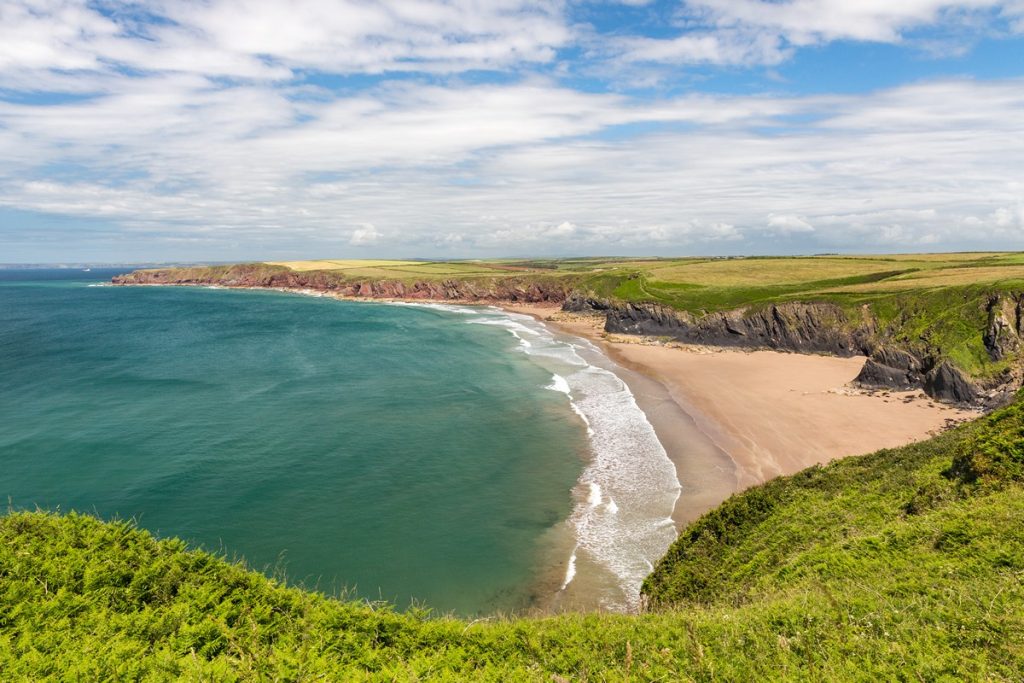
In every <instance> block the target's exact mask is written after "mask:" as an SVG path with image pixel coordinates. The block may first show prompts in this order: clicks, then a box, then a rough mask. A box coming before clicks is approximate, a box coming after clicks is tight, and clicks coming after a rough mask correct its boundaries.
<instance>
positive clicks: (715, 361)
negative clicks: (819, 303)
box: [501, 304, 978, 529]
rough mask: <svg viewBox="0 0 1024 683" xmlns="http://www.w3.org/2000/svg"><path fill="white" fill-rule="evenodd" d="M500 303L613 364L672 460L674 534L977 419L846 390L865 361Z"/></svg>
mask: <svg viewBox="0 0 1024 683" xmlns="http://www.w3.org/2000/svg"><path fill="white" fill-rule="evenodd" d="M501 308H502V309H503V310H506V311H509V312H516V313H526V314H528V315H532V316H533V317H535V318H537V319H538V320H541V321H542V322H544V323H545V324H548V325H551V326H552V327H554V328H555V329H558V330H561V331H563V332H565V333H567V334H570V335H576V336H580V337H584V338H586V339H588V340H590V341H591V342H593V343H594V344H596V345H598V346H599V348H601V350H602V351H603V352H604V353H605V354H606V355H607V356H608V357H609V358H611V359H612V360H613V361H614V362H615V363H616V364H617V365H618V366H619V367H620V368H622V372H621V374H620V377H621V378H622V379H623V381H625V382H626V383H627V384H628V385H629V386H630V388H631V390H632V391H633V393H634V395H635V397H636V400H637V403H638V405H639V406H640V407H641V409H642V410H643V411H644V413H645V414H647V416H648V419H649V420H650V422H651V424H652V426H653V427H654V428H655V431H656V432H657V433H658V437H659V439H661V441H662V444H663V446H664V447H665V450H666V452H667V453H668V455H669V457H670V459H671V460H672V461H673V463H674V464H675V466H676V471H677V473H678V477H679V481H680V484H681V485H682V487H683V492H682V494H681V495H680V497H679V500H678V501H677V504H676V510H675V512H674V513H673V520H674V521H675V523H676V526H677V527H678V528H679V529H681V528H683V527H684V526H685V525H686V524H687V523H689V522H691V521H693V520H694V519H696V518H697V517H699V516H700V515H701V514H703V513H704V512H706V511H707V510H709V509H712V508H714V507H716V506H717V505H718V504H720V503H721V502H722V501H724V500H725V499H726V498H728V497H729V496H730V495H732V494H733V493H737V492H739V491H742V490H744V489H746V488H749V487H751V486H755V485H757V484H760V483H763V482H765V481H768V480H769V479H773V478H775V477H778V476H783V475H789V474H795V473H796V472H799V471H800V470H803V469H806V468H807V467H811V466H814V465H822V464H826V463H828V462H831V461H832V460H836V459H839V458H844V457H848V456H853V455H863V454H867V453H871V452H874V451H877V450H880V449H882V448H895V447H898V446H902V445H906V444H908V443H912V442H914V441H919V440H922V439H926V438H928V437H929V436H931V435H933V434H935V433H937V432H939V431H942V430H943V429H945V428H948V427H949V426H951V425H953V424H956V423H958V422H961V421H965V420H969V419H973V418H975V417H977V415H978V413H977V412H974V411H968V410H963V409H960V408H956V407H954V406H949V405H946V404H941V403H938V402H935V401H933V400H932V399H929V398H928V397H926V396H924V394H922V393H921V392H919V391H917V392H895V391H893V392H889V391H865V390H860V389H855V388H852V387H850V386H849V383H850V382H851V381H852V380H853V379H854V378H855V377H856V376H857V374H858V372H859V371H860V368H861V366H862V365H863V363H864V362H865V360H866V359H865V358H857V357H855V358H837V357H833V356H819V355H805V354H795V353H785V352H777V351H747V350H738V349H720V348H704V347H694V346H686V345H682V344H676V343H672V344H664V343H661V342H659V341H657V340H651V339H636V338H624V337H621V336H617V335H608V334H606V333H605V332H604V330H603V325H602V324H601V319H600V316H593V315H586V314H567V313H563V312H562V311H561V310H560V309H559V308H557V307H553V306H542V305H536V304H530V305H521V304H507V305H503V306H501Z"/></svg>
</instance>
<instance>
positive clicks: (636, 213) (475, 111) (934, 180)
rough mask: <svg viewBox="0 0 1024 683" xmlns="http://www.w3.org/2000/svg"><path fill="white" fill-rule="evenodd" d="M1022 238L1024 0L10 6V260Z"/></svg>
mask: <svg viewBox="0 0 1024 683" xmlns="http://www.w3.org/2000/svg"><path fill="white" fill-rule="evenodd" d="M989 249H1024V0H1005V1H1002V2H998V1H994V0H965V1H962V2H946V1H943V0H671V1H670V0H662V1H653V0H649V1H645V0H595V1H594V2H582V1H579V2H577V1H574V0H390V1H379V0H378V1H375V0H332V1H326V0H159V1H155V2H145V1H144V2H130V3H129V2H114V1H107V0H100V1H95V2H91V1H80V0H0V263H19V262H21V263H28V262H33V263H53V262H70V261H74V262H90V261H91V262H121V263H128V262H140V261H175V260H178V261H186V260H187V261H204V260H205V261H241V260H284V259H306V258H309V259H314V258H382V257H383V258H487V257H518V256H524V257H525V256H578V255H654V256H669V255H673V256H675V255H678V256H685V255H736V254H811V253H832V252H841V253H880V252H919V251H949V250H989Z"/></svg>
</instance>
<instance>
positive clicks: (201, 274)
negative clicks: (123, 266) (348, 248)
mask: <svg viewBox="0 0 1024 683" xmlns="http://www.w3.org/2000/svg"><path fill="white" fill-rule="evenodd" d="M113 283H114V284H117V285H217V286H221V287H240V288H253V287H267V288H279V289H295V290H314V291H322V292H331V293H335V294H339V295H341V296H346V297H353V298H367V299H413V300H426V301H453V302H456V301H461V302H487V301H494V302H499V301H509V302H516V301H519V302H527V303H541V302H551V303H562V302H563V301H565V299H566V296H567V295H568V294H569V290H570V289H571V285H569V284H568V283H560V282H558V281H556V280H550V281H546V280H538V279H536V278H522V277H503V278H485V279H479V280H475V279H474V280H454V279H450V280H436V281H433V280H430V281H422V282H402V281H398V280H362V281H359V280H357V281H352V280H348V279H345V278H344V277H343V276H341V275H340V274H339V273H337V272H335V271H324V270H310V271H304V272H300V271H293V270H290V269H288V268H284V267H276V266H266V265H264V264H243V265H239V266H227V267H214V268H167V269H159V270H138V271H135V272H133V273H128V274H126V275H118V276H117V277H115V278H113Z"/></svg>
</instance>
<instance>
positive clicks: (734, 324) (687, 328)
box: [564, 294, 1024, 407]
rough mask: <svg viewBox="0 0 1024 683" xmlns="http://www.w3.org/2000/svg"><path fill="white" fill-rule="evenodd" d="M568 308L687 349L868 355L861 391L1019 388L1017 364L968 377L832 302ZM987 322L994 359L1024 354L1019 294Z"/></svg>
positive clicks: (947, 397) (955, 398)
mask: <svg viewBox="0 0 1024 683" xmlns="http://www.w3.org/2000/svg"><path fill="white" fill-rule="evenodd" d="M564 306H565V307H566V308H567V309H569V310H577V311H578V310H592V311H602V312H604V313H605V314H606V323H605V329H606V330H607V331H608V332H616V333H621V334H642V335H649V336H658V337H668V338H671V339H674V340H678V341H682V342H684V343H691V344H704V345H708V346H725V347H737V348H746V349H776V350H780V351H792V352H796V353H827V354H831V355H837V356H856V355H866V356H868V360H867V362H866V363H865V365H864V368H863V369H862V370H861V372H860V374H859V375H858V376H857V378H856V379H855V380H854V382H855V383H856V384H858V385H860V386H863V387H865V388H874V389H893V390H899V391H909V390H922V391H924V392H925V393H927V394H928V395H929V396H932V397H933V398H936V399H939V400H942V401H948V402H951V403H958V404H961V405H973V406H984V407H996V406H1000V405H1004V404H1006V403H1008V402H1009V401H1010V400H1012V398H1013V396H1014V394H1015V393H1016V392H1017V391H1018V390H1019V389H1020V388H1021V386H1022V384H1024V371H1022V369H1021V367H1020V364H1019V363H1011V364H1010V367H1008V368H1007V369H1006V370H1004V371H1003V372H1002V373H1000V374H999V375H998V376H995V377H991V378H985V379H983V380H979V379H975V378H971V377H969V376H968V375H967V374H966V373H964V372H963V371H962V370H961V369H960V368H959V367H957V366H956V365H955V364H954V363H952V362H950V361H949V360H947V359H945V358H944V357H943V354H942V352H941V350H940V349H935V348H931V347H929V346H928V345H927V344H925V343H921V342H910V341H908V340H906V339H902V338H899V337H898V335H896V334H894V332H893V330H888V329H881V328H880V327H879V325H878V323H877V322H876V321H875V319H874V317H873V316H872V314H871V312H870V310H869V309H868V308H866V307H865V308H863V309H862V310H861V312H860V315H858V316H857V317H856V319H850V317H849V316H848V315H847V314H846V313H845V312H844V311H843V309H841V308H840V307H838V306H835V305H833V304H829V303H799V302H793V303H783V304H771V305H766V306H762V307H757V308H740V309H736V310H732V311H724V312H716V313H708V314H706V315H703V316H694V315H692V314H690V313H687V312H685V311H677V310H675V309H672V308H669V307H667V306H662V305H659V304H651V303H621V302H611V301H606V300H601V299H594V298H588V297H586V296H583V295H579V294H573V295H571V296H570V297H569V298H568V299H567V300H566V303H565V305H564ZM987 310H988V313H989V323H988V325H987V328H986V329H984V330H982V329H979V330H978V335H979V336H982V338H983V341H984V343H985V347H986V349H988V352H989V354H990V356H991V357H992V358H993V360H1002V359H1004V358H1011V357H1015V354H1017V353H1018V352H1019V351H1020V350H1021V349H1024V329H1022V327H1024V315H1022V311H1024V295H1021V296H1011V297H1008V296H1005V295H1001V296H996V295H993V296H992V297H991V298H990V299H989V302H988V305H987Z"/></svg>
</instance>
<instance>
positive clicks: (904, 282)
mask: <svg viewBox="0 0 1024 683" xmlns="http://www.w3.org/2000/svg"><path fill="white" fill-rule="evenodd" d="M1021 280H1024V265H1016V264H1012V263H1011V264H1007V265H1004V266H977V267H973V268H935V269H932V270H923V271H919V272H915V273H908V274H906V275H900V276H898V277H894V278H889V279H887V280H881V281H879V282H869V283H865V284H859V285H849V286H844V287H836V288H833V289H828V290H824V291H829V292H893V291H902V290H910V289H925V288H931V287H948V286H956V285H984V284H995V283H998V282H1006V281H1021Z"/></svg>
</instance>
